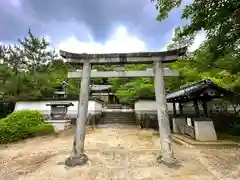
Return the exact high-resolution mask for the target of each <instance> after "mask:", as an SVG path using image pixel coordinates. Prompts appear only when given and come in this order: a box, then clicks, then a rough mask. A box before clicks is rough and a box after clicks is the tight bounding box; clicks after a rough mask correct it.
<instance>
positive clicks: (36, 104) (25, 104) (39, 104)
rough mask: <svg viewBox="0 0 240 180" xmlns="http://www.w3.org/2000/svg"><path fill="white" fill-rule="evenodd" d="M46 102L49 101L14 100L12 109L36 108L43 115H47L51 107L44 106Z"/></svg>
mask: <svg viewBox="0 0 240 180" xmlns="http://www.w3.org/2000/svg"><path fill="white" fill-rule="evenodd" d="M48 103H50V101H19V102H16V105H15V108H14V111H19V110H38V111H40V112H41V113H43V114H45V115H49V114H50V110H51V107H50V106H46V104H48Z"/></svg>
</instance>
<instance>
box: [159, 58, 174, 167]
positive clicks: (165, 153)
mask: <svg viewBox="0 0 240 180" xmlns="http://www.w3.org/2000/svg"><path fill="white" fill-rule="evenodd" d="M159 66H161V67H159ZM154 84H155V85H154V86H155V96H156V106H157V116H158V125H159V134H160V143H161V157H159V158H158V160H160V161H163V162H165V163H168V164H173V163H174V162H175V159H174V156H173V150H172V141H171V133H170V124H169V116H168V109H167V102H166V94H165V87H164V79H163V67H162V64H161V62H160V61H157V62H155V82H154Z"/></svg>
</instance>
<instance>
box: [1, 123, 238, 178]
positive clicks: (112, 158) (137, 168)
mask: <svg viewBox="0 0 240 180" xmlns="http://www.w3.org/2000/svg"><path fill="white" fill-rule="evenodd" d="M153 134H156V133H154V131H153V130H141V129H138V128H137V127H133V126H124V127H119V126H112V127H100V128H97V129H96V130H95V131H92V130H90V129H88V130H87V135H86V140H85V149H86V154H87V155H88V157H89V161H88V163H87V164H86V165H84V166H81V167H75V168H71V169H69V168H66V167H65V166H64V165H63V162H64V161H65V159H66V158H67V157H68V156H69V155H70V152H71V148H72V135H73V131H72V130H69V131H67V132H64V133H62V134H61V135H60V136H58V137H53V136H51V137H41V138H34V139H30V140H26V141H23V142H20V143H17V144H12V145H9V146H8V147H3V146H2V147H0V180H75V179H76V180H77V179H78V180H79V179H83V180H156V179H161V178H162V179H164V180H169V179H176V180H188V179H189V180H195V179H196V180H215V179H216V180H217V179H224V180H225V179H226V180H228V179H229V180H230V179H231V180H232V179H233V180H234V179H240V178H239V177H240V151H239V149H206V148H205V149H196V148H186V147H184V146H179V145H177V144H174V145H173V148H174V153H175V156H176V158H177V160H178V166H176V167H172V168H169V167H167V166H166V165H164V164H157V162H156V158H157V156H158V154H159V149H160V144H159V138H158V137H157V136H155V135H153Z"/></svg>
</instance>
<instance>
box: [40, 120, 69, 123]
mask: <svg viewBox="0 0 240 180" xmlns="http://www.w3.org/2000/svg"><path fill="white" fill-rule="evenodd" d="M44 122H45V123H52V124H61V123H63V124H64V123H65V124H66V123H68V122H71V120H59V119H55V120H45V121H44Z"/></svg>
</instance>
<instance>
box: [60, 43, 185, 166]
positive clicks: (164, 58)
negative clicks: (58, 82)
mask: <svg viewBox="0 0 240 180" xmlns="http://www.w3.org/2000/svg"><path fill="white" fill-rule="evenodd" d="M186 50H187V48H186V47H184V48H180V49H175V50H171V51H165V52H139V53H112V54H86V53H84V54H78V53H70V52H66V51H60V55H61V56H62V57H63V58H65V59H67V62H68V63H70V64H73V65H80V66H82V70H81V71H80V72H69V74H68V77H69V78H80V77H81V90H80V95H79V106H78V114H79V116H78V118H77V123H76V124H77V127H76V134H75V137H74V145H73V152H72V155H71V156H70V157H68V158H67V159H66V161H65V165H66V166H76V165H82V164H84V163H86V162H87V160H88V157H87V155H86V154H84V140H85V122H86V119H87V113H88V99H89V85H90V77H98V78H99V77H150V76H154V84H155V96H156V104H157V117H158V124H159V131H160V143H161V158H158V160H161V161H163V162H166V163H170V164H172V163H174V161H175V160H174V155H173V150H172V145H171V133H170V125H169V117H168V110H167V104H166V95H165V87H164V79H163V77H164V75H165V76H176V75H178V73H176V72H172V71H170V70H169V69H164V68H163V63H170V62H174V61H176V60H177V59H178V58H179V57H180V56H182V55H184V54H185V53H186ZM114 64H115V65H116V64H119V65H124V64H153V69H148V70H146V71H126V72H125V71H120V72H118V71H105V72H101V71H100V72H98V71H94V70H91V65H114Z"/></svg>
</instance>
